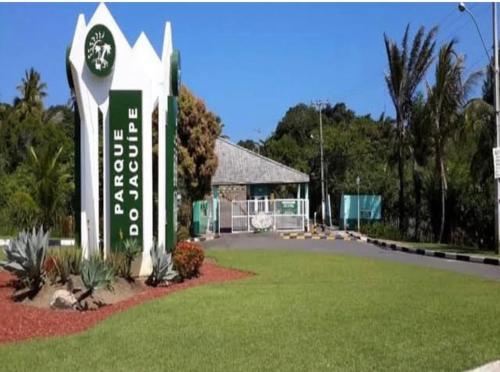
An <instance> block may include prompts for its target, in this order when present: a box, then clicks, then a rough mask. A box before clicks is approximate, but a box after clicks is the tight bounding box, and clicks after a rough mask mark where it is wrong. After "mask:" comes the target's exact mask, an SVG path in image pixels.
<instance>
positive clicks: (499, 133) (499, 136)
mask: <svg viewBox="0 0 500 372" xmlns="http://www.w3.org/2000/svg"><path fill="white" fill-rule="evenodd" d="M491 6H492V8H491V10H492V18H493V61H494V62H493V64H494V66H493V75H494V80H495V91H494V92H493V99H494V105H495V128H496V147H497V148H500V98H499V81H498V79H499V76H498V22H497V4H496V3H495V2H493V3H492V4H491ZM458 10H460V11H461V12H466V13H468V14H469V15H470V16H471V18H472V20H473V21H474V24H475V25H476V29H477V32H478V33H479V37H480V38H481V42H482V43H483V47H484V51H485V52H486V55H487V56H488V65H490V64H491V57H490V54H489V53H488V48H487V47H486V44H485V43H484V39H483V35H482V34H481V30H480V29H479V26H478V24H477V21H476V18H475V17H474V14H472V12H471V11H470V10H469V9H467V6H466V5H465V3H460V4H459V5H458ZM494 161H495V159H494ZM494 182H495V250H496V252H497V253H500V179H498V178H496V176H494Z"/></svg>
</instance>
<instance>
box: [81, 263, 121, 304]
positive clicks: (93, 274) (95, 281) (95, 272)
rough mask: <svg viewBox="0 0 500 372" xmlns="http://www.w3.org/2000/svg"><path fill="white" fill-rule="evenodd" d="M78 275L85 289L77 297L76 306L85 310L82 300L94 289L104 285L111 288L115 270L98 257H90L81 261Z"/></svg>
mask: <svg viewBox="0 0 500 372" xmlns="http://www.w3.org/2000/svg"><path fill="white" fill-rule="evenodd" d="M80 277H81V279H82V283H83V285H84V286H85V289H86V290H85V291H84V292H83V293H82V294H81V295H80V296H79V297H78V298H77V301H78V306H77V308H78V309H80V310H85V309H86V308H87V307H86V305H85V303H84V301H83V300H85V299H86V298H87V297H89V296H91V295H92V294H93V293H94V292H95V290H96V289H99V288H103V287H106V288H107V289H108V290H111V289H112V284H113V282H114V280H115V272H114V270H113V268H112V267H110V266H109V265H108V264H107V263H106V262H104V261H103V260H101V258H100V257H91V258H90V260H85V261H83V262H82V267H81V274H80Z"/></svg>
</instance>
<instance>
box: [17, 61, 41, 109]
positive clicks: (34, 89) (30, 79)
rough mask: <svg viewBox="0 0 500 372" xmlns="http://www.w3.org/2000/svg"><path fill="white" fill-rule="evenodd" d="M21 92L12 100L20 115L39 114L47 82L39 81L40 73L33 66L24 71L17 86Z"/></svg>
mask: <svg viewBox="0 0 500 372" xmlns="http://www.w3.org/2000/svg"><path fill="white" fill-rule="evenodd" d="M17 90H18V91H19V93H20V94H21V96H20V97H18V98H16V99H15V101H14V104H15V106H17V109H18V110H19V112H20V113H21V115H22V117H26V116H27V115H28V114H41V113H42V110H43V98H45V97H46V96H47V84H46V83H44V82H42V81H41V77H40V73H39V72H37V71H36V70H35V69H34V68H33V67H32V68H30V70H29V71H28V70H27V71H25V75H24V78H23V79H22V81H21V84H19V85H18V86H17Z"/></svg>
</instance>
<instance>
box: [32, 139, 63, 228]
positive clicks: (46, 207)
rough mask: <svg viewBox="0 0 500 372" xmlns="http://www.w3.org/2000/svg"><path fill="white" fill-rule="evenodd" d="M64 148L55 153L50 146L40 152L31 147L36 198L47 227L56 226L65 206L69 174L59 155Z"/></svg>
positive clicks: (42, 221)
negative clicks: (64, 168)
mask: <svg viewBox="0 0 500 372" xmlns="http://www.w3.org/2000/svg"><path fill="white" fill-rule="evenodd" d="M62 150H63V148H62V147H60V148H59V149H58V151H56V152H55V153H54V152H53V151H51V149H50V147H48V148H46V149H45V151H42V152H41V153H40V155H39V154H37V153H36V152H35V149H34V148H33V147H30V156H31V168H32V171H33V174H34V176H35V185H34V186H35V187H34V189H35V193H34V194H35V195H34V196H35V200H36V201H37V203H38V207H39V208H40V210H41V221H40V222H41V224H42V225H43V226H44V228H45V229H49V228H51V227H53V226H54V224H55V222H56V221H57V218H58V217H59V216H60V211H61V210H62V208H63V206H64V202H65V200H64V195H65V194H66V193H65V192H64V190H65V188H66V187H68V185H67V182H68V180H69V175H68V174H67V173H65V172H64V170H63V169H62V167H61V162H60V160H59V157H60V156H61V153H62Z"/></svg>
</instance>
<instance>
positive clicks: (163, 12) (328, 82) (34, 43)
mask: <svg viewBox="0 0 500 372" xmlns="http://www.w3.org/2000/svg"><path fill="white" fill-rule="evenodd" d="M468 5H469V8H470V9H471V10H472V12H473V13H474V14H475V16H476V18H477V20H478V23H479V26H480V28H481V31H482V33H483V35H484V38H485V39H486V43H487V45H488V46H489V45H491V5H490V4H489V3H469V4H468ZM96 6H97V5H96V4H91V3H82V4H78V3H72V4H64V3H62V4H61V3H54V4H43V3H37V4H23V3H19V4H8V3H7V4H6V3H2V4H0V55H1V58H0V101H3V102H10V101H12V100H13V98H14V97H15V96H16V94H17V92H16V89H15V87H16V86H17V84H18V83H19V81H20V80H21V78H22V76H23V75H24V71H25V70H26V69H28V68H29V67H31V66H33V67H35V68H36V69H37V70H38V71H40V73H41V75H42V78H43V80H44V81H45V82H47V84H48V92H49V96H48V97H47V99H46V105H53V104H60V103H63V104H64V103H66V102H67V100H68V97H69V89H68V87H67V82H66V76H65V63H64V56H65V48H66V46H67V45H69V43H70V41H71V39H72V37H73V32H74V27H75V24H76V20H77V16H78V14H80V13H83V14H85V17H86V19H87V20H89V19H90V17H91V16H92V13H93V12H94V10H95V8H96ZM108 7H109V9H110V10H111V13H112V14H113V16H114V17H115V19H116V20H117V22H118V24H119V25H120V26H121V28H122V30H123V32H124V33H125V35H126V36H127V38H128V40H129V43H130V44H133V43H134V42H135V40H136V39H137V37H138V36H139V34H140V32H141V31H145V32H146V34H147V35H148V37H149V39H150V40H151V42H152V44H153V46H154V47H155V48H156V50H157V52H158V53H159V52H160V49H161V43H162V37H163V27H164V22H165V21H170V22H172V27H173V37H174V46H175V47H176V48H178V49H179V50H180V51H181V55H182V78H183V82H184V83H185V84H186V85H188V86H189V88H190V89H191V90H192V91H193V92H194V93H195V94H196V95H198V96H199V97H201V98H203V100H204V101H205V102H206V104H207V106H208V107H209V108H210V109H211V110H213V111H214V112H216V113H217V114H218V115H219V116H220V117H221V118H222V120H223V122H224V124H225V133H226V134H227V135H229V137H230V138H231V139H232V140H234V141H237V140H239V139H244V138H252V139H259V138H260V139H263V138H265V137H267V136H268V135H269V134H270V133H271V132H272V131H273V130H274V128H275V127H276V124H277V123H278V121H279V120H280V119H281V117H282V116H283V115H284V113H285V112H286V110H287V109H288V108H289V107H291V106H293V105H295V104H297V103H299V102H304V103H310V102H311V100H314V99H328V100H329V101H330V102H331V103H336V102H340V101H342V102H345V103H346V104H347V105H348V106H349V107H350V108H352V109H354V110H355V111H356V112H357V113H359V114H368V113H370V114H372V116H373V117H378V115H380V113H381V112H383V111H384V110H385V112H387V113H388V114H392V113H393V109H392V103H391V101H390V98H389V96H388V94H387V89H386V86H385V82H384V72H385V71H386V68H387V67H386V55H385V49H384V43H383V33H384V32H386V33H387V34H388V35H389V36H391V37H392V38H395V39H397V40H398V41H399V40H400V39H401V36H402V34H403V31H404V28H405V26H406V24H407V23H410V24H411V25H412V30H413V31H415V30H416V29H417V27H418V26H420V25H424V26H426V27H430V26H432V25H436V24H438V25H440V28H441V29H440V32H439V37H438V41H439V42H440V43H441V42H443V41H444V40H448V39H450V38H452V37H455V38H457V39H458V41H459V44H458V49H459V51H460V52H461V53H463V54H465V55H466V57H467V61H468V63H467V66H468V68H469V69H470V70H471V71H472V70H476V69H479V68H481V67H483V66H484V65H485V64H486V63H487V58H486V56H485V53H484V50H483V47H482V45H481V41H480V39H479V36H478V34H477V31H476V29H475V27H474V24H473V22H472V20H471V18H470V17H469V16H468V15H466V14H463V13H459V12H458V10H457V4H456V3H438V4H433V3H414V4H398V3H381V4H377V3H371V4H357V3H353V4H335V3H334V4H323V3H321V4H293V3H292V4H286V3H277V4H259V3H254V4H241V3H240V4H228V3H221V4H206V3H202V4H200V3H197V4H172V3H166V4H158V3H149V4H133V3H122V4H120V3H110V4H108ZM428 79H429V80H431V81H432V72H431V73H429V74H428Z"/></svg>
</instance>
